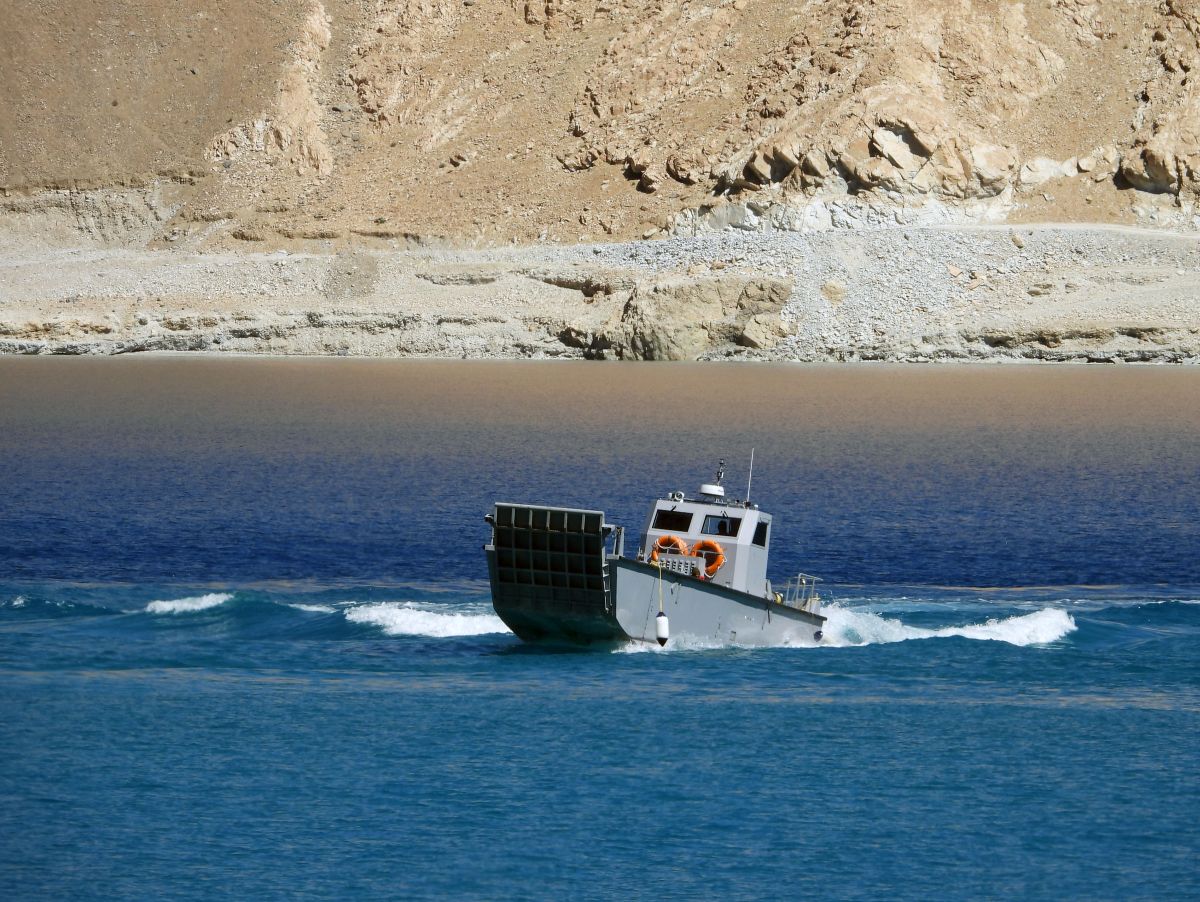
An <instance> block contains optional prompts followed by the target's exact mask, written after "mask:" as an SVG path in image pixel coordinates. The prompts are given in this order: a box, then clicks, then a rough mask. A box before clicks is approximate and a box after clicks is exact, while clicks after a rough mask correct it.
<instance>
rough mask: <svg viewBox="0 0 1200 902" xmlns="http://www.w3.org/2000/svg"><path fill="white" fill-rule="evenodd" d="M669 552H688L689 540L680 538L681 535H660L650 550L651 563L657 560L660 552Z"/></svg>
mask: <svg viewBox="0 0 1200 902" xmlns="http://www.w3.org/2000/svg"><path fill="white" fill-rule="evenodd" d="M669 552H673V553H675V554H687V553H688V547H687V542H685V541H684V540H683V539H681V538H679V536H659V537H658V541H657V542H655V543H654V548H653V550H651V552H650V563H652V564H653V563H655V562H657V561H658V556H659V554H660V553H662V554H667V553H669Z"/></svg>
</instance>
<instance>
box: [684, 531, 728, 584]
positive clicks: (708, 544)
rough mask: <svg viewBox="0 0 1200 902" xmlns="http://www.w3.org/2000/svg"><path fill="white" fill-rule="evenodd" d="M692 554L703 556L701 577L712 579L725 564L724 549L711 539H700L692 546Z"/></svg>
mask: <svg viewBox="0 0 1200 902" xmlns="http://www.w3.org/2000/svg"><path fill="white" fill-rule="evenodd" d="M691 553H692V554H694V555H695V556H696V557H700V558H704V563H705V567H704V570H703V571H702V574H701V577H700V578H701V579H712V578H713V577H714V576H716V575H717V571H718V570H720V569H721V568H722V567H723V566H725V549H724V548H722V547H721V546H720V545H719V544H717V543H716V542H714V541H713V540H712V539H701V540H700V541H699V542H697V543H696V544H695V545H693V546H692V552H691Z"/></svg>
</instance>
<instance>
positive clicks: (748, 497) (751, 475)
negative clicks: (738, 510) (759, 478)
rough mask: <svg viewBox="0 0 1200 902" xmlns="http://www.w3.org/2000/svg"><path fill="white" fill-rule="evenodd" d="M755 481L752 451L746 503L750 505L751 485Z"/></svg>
mask: <svg viewBox="0 0 1200 902" xmlns="http://www.w3.org/2000/svg"><path fill="white" fill-rule="evenodd" d="M753 480H754V449H753V448H751V449H750V475H749V476H747V477H746V503H747V504H749V503H750V483H751V482H752V481H753Z"/></svg>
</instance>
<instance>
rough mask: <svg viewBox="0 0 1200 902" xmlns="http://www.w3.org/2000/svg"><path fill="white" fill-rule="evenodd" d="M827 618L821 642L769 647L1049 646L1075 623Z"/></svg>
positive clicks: (1040, 616) (676, 642) (681, 643)
mask: <svg viewBox="0 0 1200 902" xmlns="http://www.w3.org/2000/svg"><path fill="white" fill-rule="evenodd" d="M821 613H822V614H824V615H825V617H826V618H827V619H826V621H825V629H824V635H823V636H822V638H821V641H820V642H816V643H814V642H812V641H810V640H808V639H807V638H806V637H801V638H799V639H797V640H795V641H787V642H782V643H779V644H777V645H773V646H767V647H770V648H813V647H824V648H854V647H859V646H864V645H885V644H888V643H892V642H907V641H909V640H911V639H949V638H960V639H976V640H981V641H992V642H1007V643H1008V644H1009V645H1017V646H1027V645H1046V644H1048V643H1050V642H1057V641H1058V640H1060V639H1062V638H1064V637H1065V636H1067V635H1068V634H1070V633H1072V632H1074V631H1075V629H1076V626H1075V619H1074V618H1073V617H1072V616H1071V615H1070V614H1068V613H1067V612H1066V611H1063V610H1060V609H1058V608H1043V609H1042V610H1039V611H1033V612H1032V613H1029V614H1017V615H1014V616H1012V617H997V618H992V619H989V620H986V621H984V622H983V623H977V624H969V625H967V626H946V627H941V628H937V629H929V628H924V627H919V626H909V625H907V624H905V623H902V622H901V621H899V620H896V619H894V618H891V617H882V616H880V615H879V614H876V613H872V612H871V611H862V610H855V609H853V608H842V607H838V606H836V605H830V606H828V607H826V608H823V609H822V610H821ZM762 647H763V646H759V645H753V644H750V643H740V642H727V643H719V642H714V641H713V640H711V639H693V638H691V637H688V636H679V637H677V638H674V639H672V640H671V641H670V642H669V643H668V644H667V645H666V647H665V648H659V647H658V646H656V645H653V644H651V643H643V642H637V643H631V644H629V645H624V646H621V647H620V648H618V649H616V651H618V652H622V653H637V652H658V653H669V652H672V651H706V650H713V649H720V648H762Z"/></svg>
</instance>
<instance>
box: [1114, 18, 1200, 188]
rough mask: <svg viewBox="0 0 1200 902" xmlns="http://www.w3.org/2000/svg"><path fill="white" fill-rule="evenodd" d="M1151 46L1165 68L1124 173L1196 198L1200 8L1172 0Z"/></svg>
mask: <svg viewBox="0 0 1200 902" xmlns="http://www.w3.org/2000/svg"><path fill="white" fill-rule="evenodd" d="M1163 10H1164V16H1163V18H1162V21H1161V24H1159V26H1158V27H1157V28H1156V29H1155V30H1154V32H1153V36H1152V43H1151V48H1152V52H1153V54H1154V55H1155V56H1156V57H1157V62H1158V64H1159V65H1160V66H1161V69H1160V71H1159V72H1158V73H1157V74H1156V75H1155V77H1154V78H1153V79H1152V80H1151V82H1150V84H1149V85H1147V87H1146V91H1145V96H1146V97H1147V98H1148V99H1147V107H1148V109H1147V110H1146V115H1145V116H1143V120H1142V124H1141V127H1140V128H1139V129H1138V134H1137V138H1136V139H1135V140H1134V144H1133V147H1131V148H1130V149H1129V151H1128V152H1127V153H1126V154H1125V156H1124V157H1123V158H1122V160H1121V175H1122V176H1124V178H1125V180H1126V181H1127V182H1128V183H1129V184H1130V185H1132V186H1133V187H1134V188H1137V189H1139V190H1141V191H1153V192H1158V193H1168V194H1176V195H1179V194H1182V195H1191V196H1193V197H1194V196H1195V195H1196V194H1197V192H1200V88H1197V85H1196V78H1195V72H1196V70H1197V69H1198V67H1200V7H1198V6H1197V5H1196V4H1195V3H1193V2H1189V0H1167V2H1165V3H1164V4H1163Z"/></svg>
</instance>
